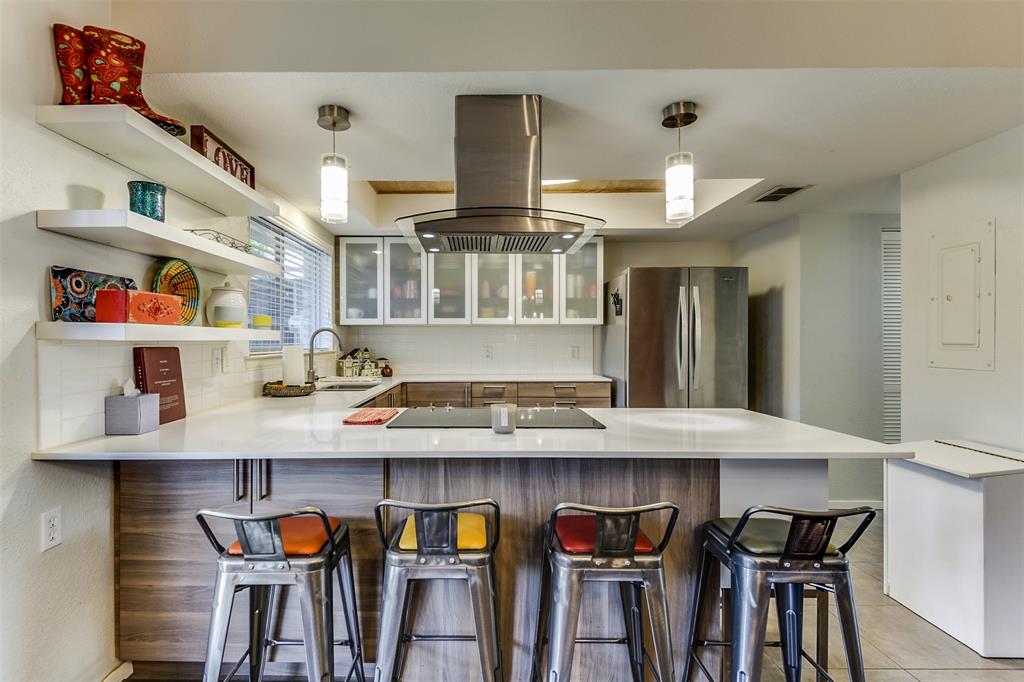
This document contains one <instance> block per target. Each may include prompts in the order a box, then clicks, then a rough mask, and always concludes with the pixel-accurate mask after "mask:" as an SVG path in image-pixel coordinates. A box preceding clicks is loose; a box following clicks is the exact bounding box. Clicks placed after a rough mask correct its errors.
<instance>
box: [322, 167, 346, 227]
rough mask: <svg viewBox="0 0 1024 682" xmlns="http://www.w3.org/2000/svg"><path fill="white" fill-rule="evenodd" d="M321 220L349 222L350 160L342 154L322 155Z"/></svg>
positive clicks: (326, 221)
mask: <svg viewBox="0 0 1024 682" xmlns="http://www.w3.org/2000/svg"><path fill="white" fill-rule="evenodd" d="M320 220H322V221H324V222H325V223H347V222H348V161H347V160H346V159H345V157H344V156H342V155H341V154H334V153H331V154H324V155H323V156H322V157H320Z"/></svg>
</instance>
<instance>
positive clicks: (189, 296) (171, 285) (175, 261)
mask: <svg viewBox="0 0 1024 682" xmlns="http://www.w3.org/2000/svg"><path fill="white" fill-rule="evenodd" d="M153 291H155V292H157V293H160V294H175V295H177V296H181V320H180V321H179V322H178V324H183V325H189V324H192V320H194V319H196V314H197V313H198V312H199V277H197V276H196V271H195V270H193V269H192V266H191V265H189V264H188V263H186V262H185V261H183V260H181V259H180V258H172V259H171V260H169V261H167V262H166V263H164V265H163V267H162V268H160V272H158V273H156V277H154V278H153Z"/></svg>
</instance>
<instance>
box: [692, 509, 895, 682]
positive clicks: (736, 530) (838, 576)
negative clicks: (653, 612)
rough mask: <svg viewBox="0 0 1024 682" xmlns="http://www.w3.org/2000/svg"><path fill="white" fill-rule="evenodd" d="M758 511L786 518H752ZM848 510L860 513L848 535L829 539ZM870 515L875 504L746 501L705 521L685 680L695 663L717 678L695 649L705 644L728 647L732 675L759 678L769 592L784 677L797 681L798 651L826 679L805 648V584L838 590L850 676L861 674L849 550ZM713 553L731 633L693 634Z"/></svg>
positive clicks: (860, 679) (854, 680)
mask: <svg viewBox="0 0 1024 682" xmlns="http://www.w3.org/2000/svg"><path fill="white" fill-rule="evenodd" d="M759 514H772V515H776V516H785V517H789V518H788V519H780V518H753V517H755V516H756V515H759ZM849 516H863V517H864V518H863V519H862V520H861V522H860V525H858V526H857V528H856V530H855V531H854V532H853V534H852V535H850V537H849V539H848V540H847V541H846V542H844V543H843V544H842V545H841V546H840V547H838V548H836V547H834V546H832V544H831V541H832V534H833V533H834V532H835V528H836V522H837V521H838V520H839V519H841V518H845V517H849ZM874 518H875V510H874V509H872V508H870V507H858V508H857V509H841V510H834V511H802V510H799V509H784V508H781V507H768V506H757V507H751V508H750V509H747V510H746V511H745V512H744V513H743V516H741V517H740V518H738V519H736V518H722V519H715V520H714V521H709V522H707V523H705V524H704V528H703V541H702V549H701V558H700V568H699V571H698V574H697V580H696V584H695V587H694V596H693V600H692V602H691V613H690V623H689V632H688V633H687V654H686V663H685V666H684V668H683V677H682V679H683V682H689V679H690V673H691V671H692V669H693V664H696V665H697V667H698V668H700V670H701V672H703V674H704V675H705V676H706V677H707V678H708V679H709V680H714V677H712V675H711V673H710V672H709V671H708V669H707V667H706V666H705V665H704V662H703V661H701V659H700V657H699V656H698V655H697V649H698V648H699V647H704V646H723V647H729V648H731V650H732V656H731V659H732V665H731V670H732V672H731V679H732V680H733V681H734V682H759V681H760V679H761V666H762V664H763V662H764V647H765V646H766V642H765V630H766V627H767V624H768V611H769V609H770V602H771V597H772V595H773V594H774V596H775V602H776V608H777V612H778V618H779V632H780V640H781V641H780V642H779V643H778V645H779V646H781V648H782V660H783V668H784V671H785V676H786V681H787V682H799V680H800V669H801V664H802V659H804V658H806V659H807V661H808V662H809V663H810V664H811V665H812V666H813V667H814V669H815V671H816V672H817V673H818V675H819V676H820V677H822V678H824V679H826V680H829V681H830V682H831V681H832V678H831V677H829V675H828V672H827V670H825V668H824V667H822V665H821V664H820V663H819V662H818V661H815V660H814V659H812V658H811V657H810V656H809V655H808V654H807V653H806V652H805V651H804V650H803V601H804V586H805V585H810V586H812V587H814V588H816V589H818V590H824V591H826V592H830V593H832V594H835V595H836V602H837V605H838V609H839V621H840V625H841V627H842V632H843V644H844V646H845V648H846V658H847V668H848V670H849V673H850V680H851V682H864V680H865V677H864V660H863V655H862V652H861V644H860V631H859V629H858V626H857V608H856V604H855V602H854V598H853V581H852V579H851V577H850V564H849V561H848V559H847V558H846V555H847V553H848V552H849V551H850V549H851V548H852V547H853V546H854V544H856V542H857V540H859V539H860V537H861V535H863V533H864V531H865V530H867V528H868V526H869V525H870V524H871V521H872V520H873V519H874ZM715 559H717V560H718V561H720V562H721V563H722V565H723V566H725V567H726V568H728V569H729V571H730V573H731V587H730V591H731V595H732V598H731V599H730V600H729V603H730V611H731V613H730V617H729V621H730V622H731V633H730V635H729V639H728V640H726V639H722V640H707V639H700V638H699V635H698V627H697V623H698V618H699V616H700V613H701V610H702V605H704V604H705V602H706V600H707V599H708V598H709V597H710V591H709V590H710V588H711V578H712V576H713V575H714V571H712V570H711V569H712V568H713V565H712V561H714V560H715ZM771 644H774V643H771Z"/></svg>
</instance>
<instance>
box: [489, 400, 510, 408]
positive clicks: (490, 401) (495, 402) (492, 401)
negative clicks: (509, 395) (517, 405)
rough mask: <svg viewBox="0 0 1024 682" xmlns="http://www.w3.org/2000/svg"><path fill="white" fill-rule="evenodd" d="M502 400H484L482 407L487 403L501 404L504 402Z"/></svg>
mask: <svg viewBox="0 0 1024 682" xmlns="http://www.w3.org/2000/svg"><path fill="white" fill-rule="evenodd" d="M504 402H505V401H504V400H485V401H484V407H486V406H487V405H502V404H504Z"/></svg>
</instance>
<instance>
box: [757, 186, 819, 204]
mask: <svg viewBox="0 0 1024 682" xmlns="http://www.w3.org/2000/svg"><path fill="white" fill-rule="evenodd" d="M808 187H814V185H779V186H778V187H772V188H771V189H770V190H768V191H767V192H765V193H764V194H762V195H761V196H759V197H758V198H756V199H754V203H755V204H758V203H775V202H776V201H782V200H783V199H788V198H789V197H791V196H793V195H794V194H796V193H797V192H801V191H803V190H805V189H807V188H808Z"/></svg>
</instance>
